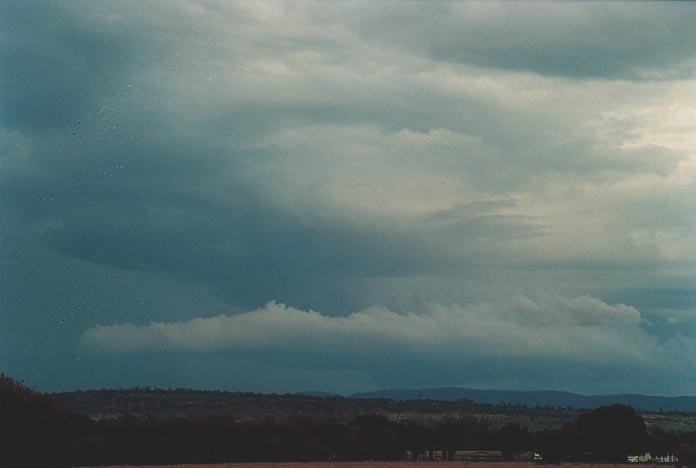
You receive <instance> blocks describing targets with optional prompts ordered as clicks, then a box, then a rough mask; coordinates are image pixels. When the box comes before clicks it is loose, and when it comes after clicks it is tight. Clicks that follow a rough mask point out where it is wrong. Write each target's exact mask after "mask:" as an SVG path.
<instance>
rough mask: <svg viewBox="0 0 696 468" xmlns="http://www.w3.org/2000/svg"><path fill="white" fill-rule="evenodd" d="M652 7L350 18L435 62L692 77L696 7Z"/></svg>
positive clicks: (487, 9) (499, 5)
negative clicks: (693, 24)
mask: <svg viewBox="0 0 696 468" xmlns="http://www.w3.org/2000/svg"><path fill="white" fill-rule="evenodd" d="M673 6H674V8H664V5H662V4H659V3H658V2H641V3H639V4H635V3H634V4H626V3H621V2H612V3H605V4H602V5H598V4H591V3H587V2H573V3H560V2H555V3H554V2H526V3H519V2H515V3H510V2H482V3H474V2H467V3H459V4H457V3H453V4H441V5H437V6H431V5H425V4H409V5H405V6H401V7H400V8H399V9H398V11H395V9H394V8H392V5H384V6H383V7H382V8H379V9H376V10H378V11H370V14H367V15H364V16H363V15H360V14H359V13H358V14H357V15H356V18H357V21H356V27H357V29H358V30H360V31H361V32H363V33H365V34H369V35H373V36H376V37H380V38H383V39H384V40H385V41H392V42H394V43H396V44H408V45H409V46H410V47H412V49H413V50H415V51H418V52H421V53H425V54H427V55H430V56H432V57H434V58H436V59H438V60H445V61H454V62H460V63H464V64H471V65H477V66H481V67H486V68H499V69H507V70H516V71H528V72H532V73H539V74H542V75H550V76H561V77H568V78H578V79H581V78H593V79H602V78H609V79H628V80H633V79H646V78H658V79H661V78H677V77H684V78H686V77H690V76H693V73H694V68H693V67H694V63H693V60H694V58H695V54H694V50H693V47H692V45H693V44H694V41H696V33H694V28H693V27H692V23H693V19H694V15H696V8H694V6H693V5H690V4H688V3H682V4H679V5H673Z"/></svg>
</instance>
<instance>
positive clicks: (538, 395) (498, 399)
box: [351, 387, 696, 412]
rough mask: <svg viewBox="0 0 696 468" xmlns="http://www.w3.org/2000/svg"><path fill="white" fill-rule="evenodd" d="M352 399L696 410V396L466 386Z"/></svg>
mask: <svg viewBox="0 0 696 468" xmlns="http://www.w3.org/2000/svg"><path fill="white" fill-rule="evenodd" d="M351 397H352V398H388V399H391V400H397V401H403V400H439V401H458V400H470V401H473V402H475V403H479V404H488V405H501V404H508V405H523V406H530V407H532V406H561V407H572V408H578V409H593V408H598V407H600V406H605V405H613V404H624V405H629V406H632V407H633V408H636V409H638V410H643V411H660V410H663V411H683V412H696V397H693V396H677V397H666V396H654V395H639V394H633V393H625V394H617V395H581V394H579V393H571V392H559V391H550V390H540V391H515V390H477V389H471V388H463V387H440V388H416V389H393V390H379V391H375V392H367V393H354V394H352V395H351Z"/></svg>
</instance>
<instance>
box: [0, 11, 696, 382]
mask: <svg viewBox="0 0 696 468" xmlns="http://www.w3.org/2000/svg"><path fill="white" fill-rule="evenodd" d="M2 11H3V14H2V15H0V27H1V28H2V29H1V31H0V32H1V34H0V61H1V63H2V70H0V168H1V170H0V190H1V193H2V197H1V198H0V203H2V211H1V212H0V213H1V216H2V219H1V220H0V222H1V223H2V224H1V227H2V232H1V237H0V242H1V243H0V246H1V249H0V262H1V263H0V274H1V275H2V278H1V279H2V281H1V282H0V367H2V368H3V369H5V370H6V371H7V372H9V373H10V374H13V375H17V376H18V377H21V378H25V379H26V380H27V381H28V382H29V383H32V384H34V385H38V386H39V387H40V388H42V389H47V390H50V389H63V388H76V387H82V386H90V387H94V386H113V385H162V386H167V385H177V386H194V387H224V388H244V389H255V390H276V391H285V390H299V389H307V388H312V389H322V390H331V391H354V390H366V389H372V388H378V387H386V386H401V385H409V386H412V385H418V386H427V385H470V386H490V387H501V388H561V389H570V390H580V391H594V392H599V391H608V392H610V391H625V390H632V391H645V392H662V393H689V392H690V393H693V392H696V380H695V379H694V378H693V377H690V376H691V375H693V367H694V364H695V363H696V361H695V358H696V355H695V354H694V353H695V352H696V351H695V346H696V328H695V327H694V325H696V316H694V314H693V311H694V310H696V216H694V213H696V153H695V148H696V124H695V122H696V74H695V72H696V54H695V53H694V51H695V50H696V35H695V33H694V28H693V27H692V25H693V24H694V23H695V22H696V6H693V5H691V4H687V3H679V4H663V3H660V4H653V3H648V2H644V3H639V4H624V3H618V2H613V3H608V4H602V3H595V2H592V3H580V2H578V3H572V4H568V3H565V4H561V3H539V2H535V3H519V2H516V3H501V4H498V3H492V2H485V3H436V4H433V3H415V2H412V3H389V2H383V3H379V4H374V3H359V2H346V3H341V4H331V5H328V4H323V3H305V2H283V3H275V2H267V3H260V4H252V3H248V2H239V3H235V2H196V1H176V2H162V3H160V2H132V3H131V2H100V3H92V2H61V3H55V2H10V1H4V2H2ZM275 301H277V302H275ZM280 304H287V306H284V305H280ZM313 311H316V312H313ZM646 372H649V373H650V375H654V376H656V378H655V380H646V379H645V378H643V377H642V376H643V375H644V374H645V373H646Z"/></svg>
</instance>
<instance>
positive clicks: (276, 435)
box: [0, 375, 696, 467]
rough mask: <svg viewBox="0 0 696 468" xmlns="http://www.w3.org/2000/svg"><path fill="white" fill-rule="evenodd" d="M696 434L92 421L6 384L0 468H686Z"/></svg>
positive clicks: (630, 428) (266, 421)
mask: <svg viewBox="0 0 696 468" xmlns="http://www.w3.org/2000/svg"><path fill="white" fill-rule="evenodd" d="M694 445H696V433H681V434H677V433H668V432H664V431H659V430H652V431H651V433H650V434H648V431H647V430H646V427H645V423H644V421H643V419H642V418H641V417H640V416H639V415H637V414H636V413H635V411H633V409H631V408H630V407H626V406H620V405H616V406H609V407H603V408H599V409H597V410H594V411H591V412H588V413H584V414H582V415H581V416H579V417H578V418H577V420H576V421H575V422H573V423H569V424H566V425H565V426H564V427H563V428H561V429H558V430H544V431H529V430H527V429H526V428H523V427H520V426H517V425H508V426H505V427H503V428H501V429H497V430H496V429H492V428H490V427H489V426H488V425H487V424H486V422H485V420H484V419H479V418H476V417H461V418H456V419H447V420H443V421H439V422H437V423H435V424H432V425H423V424H419V423H414V422H410V423H404V422H396V421H390V420H389V419H388V418H387V417H385V416H383V415H360V416H357V417H354V418H353V419H351V420H350V421H337V420H330V419H326V418H314V417H292V418H286V419H282V420H278V419H273V418H261V419H254V420H244V421H239V420H235V419H233V418H231V417H224V416H207V417H182V418H167V419H159V418H143V417H139V418H138V417H133V416H123V417H118V418H112V419H103V420H97V421H95V420H91V419H89V418H87V417H86V416H79V415H76V414H73V413H71V412H70V411H68V410H66V409H64V408H62V407H60V406H59V405H56V404H55V403H54V402H52V401H51V400H50V399H48V398H46V397H45V396H43V395H41V394H38V393H36V392H34V391H32V390H30V389H27V388H26V387H24V386H23V385H20V384H18V383H17V382H16V381H13V380H12V379H10V378H8V377H6V376H3V375H0V466H13V467H42V466H45V467H67V466H77V465H107V464H178V463H221V462H257V461H258V462H260V461H271V462H279V461H284V462H288V461H320V460H336V461H341V460H346V461H348V460H351V461H355V460H385V461H386V460H401V459H405V458H407V457H408V456H410V457H411V458H412V459H415V458H417V457H418V456H419V455H421V454H424V453H425V452H426V451H432V450H438V451H442V453H443V454H444V457H445V458H452V457H453V456H454V454H455V452H456V451H457V450H501V451H502V452H503V455H504V456H505V457H507V458H510V459H513V458H515V456H516V455H519V454H521V453H523V452H527V451H533V452H538V453H540V454H541V455H542V457H543V459H544V461H546V462H557V461H565V460H582V461H600V460H601V461H616V462H623V461H625V460H626V455H627V454H629V453H641V452H644V451H648V450H649V451H651V452H652V453H653V454H667V453H678V455H680V456H681V458H682V461H683V462H685V463H686V465H687V466H694V465H691V464H690V461H689V460H691V458H690V457H691V456H692V454H691V449H690V447H691V446H694Z"/></svg>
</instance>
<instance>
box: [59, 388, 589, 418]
mask: <svg viewBox="0 0 696 468" xmlns="http://www.w3.org/2000/svg"><path fill="white" fill-rule="evenodd" d="M48 396H49V397H50V398H51V399H52V400H53V401H55V402H57V403H58V404H60V405H62V406H66V407H68V408H70V409H72V410H74V411H75V412H78V413H82V414H88V415H91V416H98V417H103V416H113V415H114V414H116V413H131V414H138V415H142V416H157V417H167V418H171V417H178V416H202V415H206V414H221V413H225V414H231V415H234V416H236V417H238V418H245V419H246V418H261V417H264V416H269V415H273V416H275V417H278V418H287V417H291V416H314V417H321V418H330V419H338V420H344V421H345V420H350V419H352V418H354V417H355V416H357V415H360V414H365V413H369V414H385V415H395V414H398V415H404V416H407V417H411V418H414V419H416V418H438V417H439V415H452V414H481V415H484V414H485V415H493V414H504V415H506V416H509V415H519V416H522V417H529V418H551V419H554V420H568V421H570V420H573V419H575V417H576V416H577V415H578V413H579V411H578V410H576V409H573V408H558V407H531V408H529V407H526V406H519V405H503V404H500V405H489V404H479V403H474V402H473V401H470V400H458V401H439V400H389V399H385V398H349V397H342V396H338V395H304V394H262V393H250V392H225V391H214V390H189V389H169V390H163V389H157V388H130V389H118V390H106V389H103V390H87V391H74V392H62V393H53V394H49V395H48Z"/></svg>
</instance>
